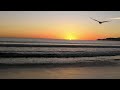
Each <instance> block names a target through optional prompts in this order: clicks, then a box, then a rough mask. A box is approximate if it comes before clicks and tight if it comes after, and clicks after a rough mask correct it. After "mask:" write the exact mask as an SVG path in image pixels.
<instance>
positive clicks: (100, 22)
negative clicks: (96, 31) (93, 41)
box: [90, 17, 110, 24]
mask: <svg viewBox="0 0 120 90" xmlns="http://www.w3.org/2000/svg"><path fill="white" fill-rule="evenodd" d="M90 18H91V17H90ZM91 19H92V20H94V21H97V22H98V23H99V24H102V23H105V22H110V21H98V20H96V19H93V18H91Z"/></svg>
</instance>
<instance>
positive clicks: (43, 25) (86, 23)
mask: <svg viewBox="0 0 120 90" xmlns="http://www.w3.org/2000/svg"><path fill="white" fill-rule="evenodd" d="M89 17H92V18H95V19H97V20H112V21H111V22H108V23H103V24H98V23H97V22H95V21H93V20H91V19H90V18H89ZM0 37H21V38H52V39H67V40H96V39H98V38H107V37H120V11H0Z"/></svg>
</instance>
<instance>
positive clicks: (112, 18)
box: [110, 17, 120, 19]
mask: <svg viewBox="0 0 120 90" xmlns="http://www.w3.org/2000/svg"><path fill="white" fill-rule="evenodd" d="M110 19H120V17H117V18H110Z"/></svg>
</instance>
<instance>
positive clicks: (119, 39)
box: [97, 37, 120, 41]
mask: <svg viewBox="0 0 120 90" xmlns="http://www.w3.org/2000/svg"><path fill="white" fill-rule="evenodd" d="M97 40H103V41H104V40H105V41H120V37H118V38H105V39H97Z"/></svg>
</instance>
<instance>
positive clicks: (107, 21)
mask: <svg viewBox="0 0 120 90" xmlns="http://www.w3.org/2000/svg"><path fill="white" fill-rule="evenodd" d="M104 22H110V21H102V23H104Z"/></svg>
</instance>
